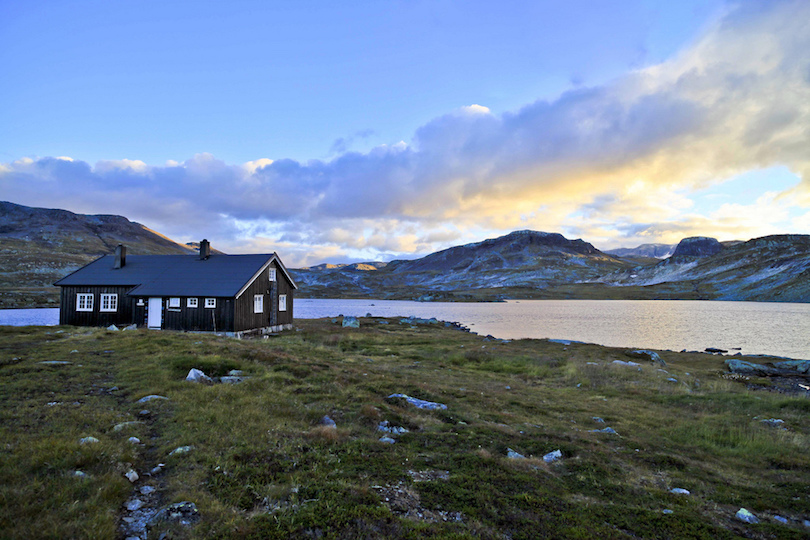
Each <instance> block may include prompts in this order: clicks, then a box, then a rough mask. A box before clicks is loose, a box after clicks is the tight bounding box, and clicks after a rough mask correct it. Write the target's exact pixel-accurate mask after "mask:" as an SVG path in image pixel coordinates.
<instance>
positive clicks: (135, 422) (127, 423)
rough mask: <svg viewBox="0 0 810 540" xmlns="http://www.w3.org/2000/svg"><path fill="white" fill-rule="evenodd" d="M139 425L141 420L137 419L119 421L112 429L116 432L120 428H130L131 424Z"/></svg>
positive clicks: (141, 423)
mask: <svg viewBox="0 0 810 540" xmlns="http://www.w3.org/2000/svg"><path fill="white" fill-rule="evenodd" d="M139 425H143V422H140V421H138V420H133V421H131V422H121V423H120V424H116V425H115V426H113V431H115V432H116V433H118V432H119V431H121V430H124V429H127V428H130V427H132V426H139Z"/></svg>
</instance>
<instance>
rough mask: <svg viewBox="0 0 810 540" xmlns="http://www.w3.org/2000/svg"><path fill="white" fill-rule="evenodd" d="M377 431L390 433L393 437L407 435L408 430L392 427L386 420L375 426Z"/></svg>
mask: <svg viewBox="0 0 810 540" xmlns="http://www.w3.org/2000/svg"><path fill="white" fill-rule="evenodd" d="M377 431H385V432H386V433H392V434H394V435H402V434H403V433H408V429H407V428H404V427H402V426H392V425H391V424H389V422H388V420H383V421H382V422H380V424H379V425H378V426H377Z"/></svg>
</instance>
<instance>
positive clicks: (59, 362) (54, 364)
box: [40, 360, 73, 366]
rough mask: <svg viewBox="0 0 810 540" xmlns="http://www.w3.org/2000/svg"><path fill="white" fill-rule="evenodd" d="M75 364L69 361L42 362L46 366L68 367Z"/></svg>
mask: <svg viewBox="0 0 810 540" xmlns="http://www.w3.org/2000/svg"><path fill="white" fill-rule="evenodd" d="M72 363H73V362H68V361H67V360H44V361H42V362H40V364H43V365H45V366H67V365H70V364H72Z"/></svg>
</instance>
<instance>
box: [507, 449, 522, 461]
mask: <svg viewBox="0 0 810 540" xmlns="http://www.w3.org/2000/svg"><path fill="white" fill-rule="evenodd" d="M506 457H508V458H509V459H526V456H524V455H523V454H520V453H518V452H515V451H514V450H512V449H511V448H507V449H506Z"/></svg>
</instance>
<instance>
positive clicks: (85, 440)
mask: <svg viewBox="0 0 810 540" xmlns="http://www.w3.org/2000/svg"><path fill="white" fill-rule="evenodd" d="M97 442H98V439H96V438H95V437H82V438H81V439H79V444H96V443H97Z"/></svg>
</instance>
